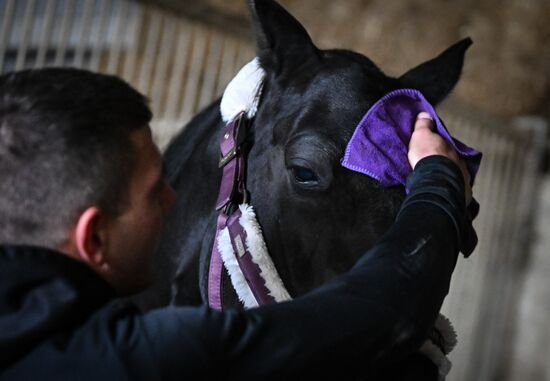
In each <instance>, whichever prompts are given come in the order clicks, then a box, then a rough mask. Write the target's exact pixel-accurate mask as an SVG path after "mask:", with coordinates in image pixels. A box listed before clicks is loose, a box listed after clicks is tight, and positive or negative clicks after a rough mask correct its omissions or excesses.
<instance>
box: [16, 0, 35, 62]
mask: <svg viewBox="0 0 550 381" xmlns="http://www.w3.org/2000/svg"><path fill="white" fill-rule="evenodd" d="M26 5H27V6H26V7H25V14H24V16H23V25H22V26H21V35H20V40H19V46H18V47H17V58H16V60H15V70H21V69H24V68H25V61H26V58H27V48H28V47H29V39H30V38H31V36H32V29H33V27H34V24H35V23H34V8H35V5H36V1H35V0H27V4H26Z"/></svg>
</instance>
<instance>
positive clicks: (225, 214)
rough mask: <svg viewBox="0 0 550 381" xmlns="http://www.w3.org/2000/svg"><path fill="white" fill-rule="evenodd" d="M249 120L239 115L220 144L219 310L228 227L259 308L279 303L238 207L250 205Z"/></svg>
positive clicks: (215, 295)
mask: <svg viewBox="0 0 550 381" xmlns="http://www.w3.org/2000/svg"><path fill="white" fill-rule="evenodd" d="M247 121H248V120H247V118H246V115H245V113H240V114H239V115H237V116H236V117H235V118H234V119H233V120H232V121H230V122H229V123H228V124H227V125H226V126H225V128H224V131H223V135H222V139H221V142H220V151H221V159H220V168H223V174H222V180H221V183H220V191H219V194H218V200H217V201H216V210H218V211H219V213H220V214H219V216H218V221H217V224H216V235H215V238H214V244H213V247H212V255H211V257H210V268H209V270H208V305H209V306H210V307H211V308H213V309H216V310H221V309H222V305H223V299H222V298H223V297H222V295H223V290H222V273H223V262H222V257H221V254H220V251H219V249H218V240H219V237H220V234H221V232H222V230H223V229H225V228H226V227H227V230H228V233H229V237H230V240H231V245H232V246H233V252H234V253H235V257H236V259H237V262H238V264H239V267H240V268H241V271H242V272H243V275H244V277H245V279H246V282H247V283H248V285H249V287H250V290H251V291H252V294H253V295H254V297H255V299H256V301H257V302H258V305H262V304H267V303H273V302H275V300H274V298H273V297H272V296H271V295H270V294H269V290H268V289H267V288H266V286H265V283H264V280H263V278H262V276H261V275H260V268H259V267H258V265H257V264H256V263H254V261H253V260H252V255H251V254H250V252H249V250H248V247H247V245H246V238H247V236H246V232H245V230H244V228H243V227H242V225H241V224H240V217H241V215H242V214H241V211H240V209H239V207H238V206H239V205H240V204H244V203H246V202H247V199H248V196H247V190H246V184H245V177H246V156H245V152H244V150H243V149H242V144H243V143H244V141H245V138H246V132H247V131H246V128H247Z"/></svg>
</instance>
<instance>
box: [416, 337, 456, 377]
mask: <svg viewBox="0 0 550 381" xmlns="http://www.w3.org/2000/svg"><path fill="white" fill-rule="evenodd" d="M420 353H422V354H423V355H424V356H426V357H428V358H429V359H430V360H431V361H432V362H433V363H434V364H435V365H436V366H437V369H438V380H439V381H443V380H445V377H446V376H447V375H448V374H449V372H450V370H451V367H452V365H453V364H452V363H451V361H450V360H449V359H448V358H447V356H445V354H444V353H443V352H442V351H441V349H439V347H438V346H437V345H435V344H434V343H433V342H432V341H431V340H426V341H425V342H424V344H422V346H421V347H420Z"/></svg>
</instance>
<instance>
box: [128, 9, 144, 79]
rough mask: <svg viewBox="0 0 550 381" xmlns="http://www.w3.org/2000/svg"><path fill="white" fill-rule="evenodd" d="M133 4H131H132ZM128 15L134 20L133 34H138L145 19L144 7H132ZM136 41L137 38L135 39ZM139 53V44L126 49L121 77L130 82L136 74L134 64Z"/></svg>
mask: <svg viewBox="0 0 550 381" xmlns="http://www.w3.org/2000/svg"><path fill="white" fill-rule="evenodd" d="M132 4H133V3H132ZM130 13H131V14H132V16H131V17H132V19H133V20H135V22H134V24H133V27H134V30H133V31H131V32H133V33H139V31H140V29H141V28H142V27H143V24H144V19H145V7H144V6H142V5H141V4H138V5H132V6H131V7H130ZM136 40H138V38H136ZM138 53H139V44H138V43H135V44H133V45H132V46H131V47H129V48H128V50H127V51H126V54H125V57H124V58H125V59H124V67H123V69H122V76H123V77H124V78H125V79H126V80H127V81H130V82H133V81H134V76H135V73H136V63H137V61H138Z"/></svg>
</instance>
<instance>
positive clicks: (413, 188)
mask: <svg viewBox="0 0 550 381" xmlns="http://www.w3.org/2000/svg"><path fill="white" fill-rule="evenodd" d="M408 189H409V191H410V192H409V194H408V196H407V198H406V199H405V201H404V203H403V205H402V207H401V209H400V212H399V214H398V217H397V219H396V222H395V224H394V226H393V227H392V228H391V229H390V230H389V231H388V232H387V234H386V235H385V236H384V237H382V239H381V240H380V241H379V243H378V244H377V245H375V246H374V247H373V248H372V249H371V250H369V251H368V252H367V253H366V254H365V255H364V256H363V257H362V258H361V259H360V260H359V261H358V262H357V264H356V265H355V266H354V267H353V268H352V269H351V270H350V271H349V272H347V273H346V274H344V275H342V276H340V277H339V278H337V279H335V280H333V281H331V282H329V283H327V284H326V285H324V286H323V287H320V288H318V289H316V290H315V291H313V292H311V293H309V294H307V295H304V296H302V297H300V298H297V299H295V300H294V301H291V302H286V303H281V304H275V305H268V306H263V307H260V308H256V309H251V310H247V311H225V312H217V311H213V310H210V309H208V308H207V307H199V308H196V307H195V308H192V307H170V308H164V309H159V310H156V311H152V312H150V313H148V314H146V315H142V316H140V317H138V318H136V319H138V320H139V321H138V322H137V326H138V327H139V329H140V330H141V331H143V332H142V333H143V334H144V335H146V337H147V340H148V343H149V344H148V345H150V348H149V349H150V351H151V353H153V354H154V357H155V358H156V365H157V366H158V367H159V368H158V369H159V371H160V372H161V373H162V377H163V379H178V380H180V379H182V375H186V376H191V378H193V377H195V378H201V379H207V378H208V379H213V378H214V377H217V378H221V379H236V380H259V379H262V380H265V379H280V378H281V377H284V376H289V375H292V379H297V377H299V376H303V377H307V378H308V379H309V378H311V377H313V376H321V378H328V377H329V376H338V375H340V376H342V375H343V374H346V375H349V374H352V373H356V374H362V375H365V374H368V373H369V372H370V371H373V370H375V369H377V368H378V367H380V366H383V365H384V366H385V365H388V364H391V363H393V362H394V361H398V360H400V359H402V358H404V357H405V356H407V355H409V354H411V353H412V352H413V351H415V350H416V349H417V348H418V347H419V345H420V344H421V343H422V341H423V339H424V338H425V337H426V334H427V332H428V331H429V329H430V328H431V326H432V325H433V323H434V321H435V318H436V316H437V314H438V311H439V309H440V307H441V304H442V302H443V299H444V297H445V296H446V294H447V293H448V290H449V283H450V279H451V274H452V271H453V269H454V266H455V263H456V259H457V255H458V251H459V247H460V236H461V234H462V231H463V229H464V227H463V225H464V221H465V201H464V180H463V178H462V175H461V173H460V171H459V169H458V167H457V166H456V165H455V164H454V163H452V162H451V161H450V160H448V159H446V158H444V157H440V156H432V157H428V158H425V159H423V160H422V161H420V162H419V163H418V164H417V167H416V169H415V171H414V172H413V173H412V174H411V175H410V176H409V179H408Z"/></svg>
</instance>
